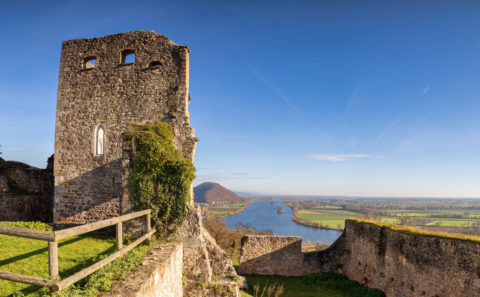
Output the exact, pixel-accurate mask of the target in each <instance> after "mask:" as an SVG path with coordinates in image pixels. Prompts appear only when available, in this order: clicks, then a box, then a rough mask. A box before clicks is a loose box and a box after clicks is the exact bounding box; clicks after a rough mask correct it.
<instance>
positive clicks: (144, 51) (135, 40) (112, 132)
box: [53, 31, 196, 223]
mask: <svg viewBox="0 0 480 297" xmlns="http://www.w3.org/2000/svg"><path fill="white" fill-rule="evenodd" d="M188 56H189V50H188V48H187V47H185V46H181V45H177V44H175V43H173V42H172V41H171V40H170V39H168V38H167V37H165V36H164V35H161V34H158V33H155V32H153V31H134V32H129V33H120V34H115V35H109V36H105V37H99V38H92V39H75V40H68V41H64V42H63V44H62V54H61V60H60V73H59V80H58V95H57V114H56V124H55V163H54V176H55V196H54V210H53V217H54V221H55V222H57V223H85V222H90V221H95V220H100V219H105V218H108V217H112V216H117V215H119V214H121V213H122V212H124V211H125V207H124V205H126V204H125V201H122V199H123V200H125V195H124V192H125V191H124V189H125V185H126V179H127V178H126V174H125V163H128V160H126V159H125V157H124V156H125V154H124V149H123V133H124V132H125V131H127V130H128V129H129V127H130V125H129V123H130V122H139V123H147V122H155V121H164V122H168V123H170V124H171V125H172V127H173V129H174V134H175V140H174V142H175V145H176V147H177V148H178V149H179V150H180V152H181V153H182V154H183V156H184V157H186V158H188V159H190V160H192V161H193V157H194V151H195V144H196V139H195V138H194V130H193V128H192V127H190V118H189V113H188V103H189V100H190V98H189V93H188V81H189V60H188Z"/></svg>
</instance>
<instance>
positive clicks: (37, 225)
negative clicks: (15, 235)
mask: <svg viewBox="0 0 480 297" xmlns="http://www.w3.org/2000/svg"><path fill="white" fill-rule="evenodd" d="M0 224H2V225H7V226H12V227H20V228H27V229H33V230H40V231H53V227H52V226H50V225H48V224H45V223H42V222H39V221H33V222H21V221H18V222H0Z"/></svg>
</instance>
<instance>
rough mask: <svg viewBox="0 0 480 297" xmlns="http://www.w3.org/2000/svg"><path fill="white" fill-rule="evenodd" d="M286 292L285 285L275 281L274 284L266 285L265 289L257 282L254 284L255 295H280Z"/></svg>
mask: <svg viewBox="0 0 480 297" xmlns="http://www.w3.org/2000/svg"><path fill="white" fill-rule="evenodd" d="M284 292H285V290H284V288H283V285H281V284H277V283H274V284H273V285H268V284H267V285H266V286H264V287H263V290H261V289H260V286H259V285H258V284H256V285H255V286H253V297H280V296H282V294H283V293H284Z"/></svg>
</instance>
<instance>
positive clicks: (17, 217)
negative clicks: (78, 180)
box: [0, 160, 53, 222]
mask: <svg viewBox="0 0 480 297" xmlns="http://www.w3.org/2000/svg"><path fill="white" fill-rule="evenodd" d="M52 203H53V174H52V171H51V170H48V169H39V168H36V167H32V166H29V165H27V164H24V163H20V162H13V161H2V160H0V221H43V222H51V221H52Z"/></svg>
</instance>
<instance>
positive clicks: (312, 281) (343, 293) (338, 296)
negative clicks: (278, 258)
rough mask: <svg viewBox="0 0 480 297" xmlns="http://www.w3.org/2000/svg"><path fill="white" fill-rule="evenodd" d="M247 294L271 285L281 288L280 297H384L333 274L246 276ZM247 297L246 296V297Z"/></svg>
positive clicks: (380, 293)
mask: <svg viewBox="0 0 480 297" xmlns="http://www.w3.org/2000/svg"><path fill="white" fill-rule="evenodd" d="M245 277H246V279H247V283H248V288H249V291H248V293H249V294H251V295H253V293H254V291H253V288H254V286H255V285H258V286H259V287H260V292H262V290H263V288H264V287H268V286H270V285H273V284H277V285H281V286H283V289H284V293H283V294H282V295H281V296H295V297H311V296H315V297H384V296H385V294H384V293H383V292H381V291H380V290H376V289H369V288H366V287H364V286H362V285H360V284H359V283H357V282H355V281H351V280H349V279H347V278H346V277H344V276H342V275H338V274H333V273H315V274H310V275H306V276H302V277H284V276H264V275H246V276H245ZM246 296H248V295H246Z"/></svg>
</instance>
